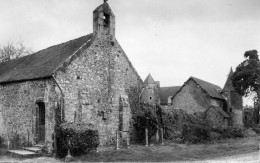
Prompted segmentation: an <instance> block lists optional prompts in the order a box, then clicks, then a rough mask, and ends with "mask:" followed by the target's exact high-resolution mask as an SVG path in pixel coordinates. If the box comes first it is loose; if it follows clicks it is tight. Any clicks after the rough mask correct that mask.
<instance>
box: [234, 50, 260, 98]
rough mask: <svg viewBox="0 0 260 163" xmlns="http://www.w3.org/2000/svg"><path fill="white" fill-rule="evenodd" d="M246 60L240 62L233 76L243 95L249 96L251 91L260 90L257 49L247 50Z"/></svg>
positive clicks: (256, 91) (259, 63)
mask: <svg viewBox="0 0 260 163" xmlns="http://www.w3.org/2000/svg"><path fill="white" fill-rule="evenodd" d="M244 57H245V60H244V61H243V62H242V63H240V64H239V65H238V66H237V68H236V71H235V72H234V74H233V77H232V83H233V86H234V87H235V89H236V90H237V91H238V93H240V94H241V95H245V96H248V95H249V94H250V93H251V92H255V93H256V94H259V91H260V62H259V58H258V52H257V50H250V51H246V52H245V54H244Z"/></svg>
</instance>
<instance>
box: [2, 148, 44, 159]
mask: <svg viewBox="0 0 260 163" xmlns="http://www.w3.org/2000/svg"><path fill="white" fill-rule="evenodd" d="M7 152H8V153H10V154H11V155H12V156H18V157H21V158H28V157H29V158H31V157H39V156H41V154H40V153H35V152H32V151H27V150H24V149H20V150H8V151H7Z"/></svg>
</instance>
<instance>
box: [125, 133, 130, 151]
mask: <svg viewBox="0 0 260 163" xmlns="http://www.w3.org/2000/svg"><path fill="white" fill-rule="evenodd" d="M126 147H127V148H130V132H128V134H127V138H126Z"/></svg>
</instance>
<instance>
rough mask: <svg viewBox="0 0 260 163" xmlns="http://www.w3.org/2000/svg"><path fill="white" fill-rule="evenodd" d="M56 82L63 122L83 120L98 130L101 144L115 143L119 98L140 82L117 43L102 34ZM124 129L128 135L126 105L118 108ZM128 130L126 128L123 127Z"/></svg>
mask: <svg viewBox="0 0 260 163" xmlns="http://www.w3.org/2000/svg"><path fill="white" fill-rule="evenodd" d="M62 70H63V71H57V73H56V75H55V78H56V80H57V83H58V84H59V86H60V87H61V89H62V91H63V94H64V101H65V104H64V109H65V120H66V121H77V120H82V121H85V122H87V123H91V124H93V125H94V126H96V127H97V128H98V130H99V133H100V137H101V139H100V140H101V144H111V143H113V142H114V141H115V135H116V131H117V130H119V115H120V114H121V113H120V107H121V106H120V98H121V97H124V98H123V99H126V103H128V102H127V100H128V99H127V93H126V90H127V89H128V88H129V87H130V86H138V85H140V82H141V79H140V77H139V76H138V74H137V73H136V71H135V69H134V68H133V67H132V65H131V63H130V62H129V60H128V58H127V57H126V55H125V53H124V51H123V50H122V48H121V47H120V45H119V43H118V42H117V41H115V42H113V41H112V39H111V36H110V35H109V34H106V33H103V34H102V35H101V37H97V38H96V39H95V40H94V41H93V44H92V45H91V46H90V47H89V48H88V49H87V50H85V51H83V52H82V53H81V54H80V55H79V56H78V58H76V59H75V60H74V61H73V62H72V63H71V64H70V65H69V66H67V67H66V68H63V69H62ZM121 111H122V114H123V116H122V118H123V120H122V121H123V124H124V125H123V129H124V130H126V131H129V120H130V117H131V116H130V115H131V113H130V108H129V104H126V105H124V106H122V107H121ZM126 126H127V127H126Z"/></svg>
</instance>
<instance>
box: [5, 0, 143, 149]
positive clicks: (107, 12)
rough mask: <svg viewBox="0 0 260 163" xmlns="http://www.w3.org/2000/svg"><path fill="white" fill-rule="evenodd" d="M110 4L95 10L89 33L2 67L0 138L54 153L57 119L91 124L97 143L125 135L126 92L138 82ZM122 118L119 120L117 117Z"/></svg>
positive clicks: (138, 85) (126, 126)
mask: <svg viewBox="0 0 260 163" xmlns="http://www.w3.org/2000/svg"><path fill="white" fill-rule="evenodd" d="M115 22H116V21H115V15H114V13H113V11H112V10H111V8H110V7H109V5H108V3H107V2H106V1H104V3H103V4H102V5H100V6H98V7H97V8H96V9H95V10H94V11H93V33H90V34H88V35H85V36H82V37H80V38H77V39H74V40H70V41H67V42H64V43H61V44H58V45H54V46H51V47H49V48H46V49H43V50H41V51H39V52H36V53H34V54H31V55H28V56H25V57H21V58H18V59H14V60H11V61H8V62H4V63H1V64H0V136H1V137H2V138H4V140H5V142H7V141H8V139H9V138H10V137H11V136H12V135H14V134H19V136H20V137H21V141H23V142H22V143H24V144H31V145H35V144H43V145H45V146H47V147H49V148H53V144H54V138H53V137H54V136H53V134H54V126H55V124H56V123H57V117H60V118H61V119H63V120H64V121H67V122H73V121H84V122H87V123H91V124H93V126H95V127H96V128H97V129H98V131H99V134H100V142H101V144H103V145H105V144H110V143H112V142H113V141H114V140H115V136H116V131H117V130H119V129H121V130H124V131H129V121H130V117H131V116H130V107H129V103H128V96H127V91H126V90H127V89H128V88H129V87H130V86H135V87H142V83H143V82H142V80H141V78H140V76H139V75H138V73H137V71H136V70H135V68H134V67H133V65H132V63H131V62H130V60H129V59H128V57H127V56H126V54H125V52H124V50H123V49H122V47H121V46H120V44H119V42H118V41H117V39H116V37H115V34H116V30H115V25H116V24H115ZM119 115H120V116H119Z"/></svg>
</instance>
